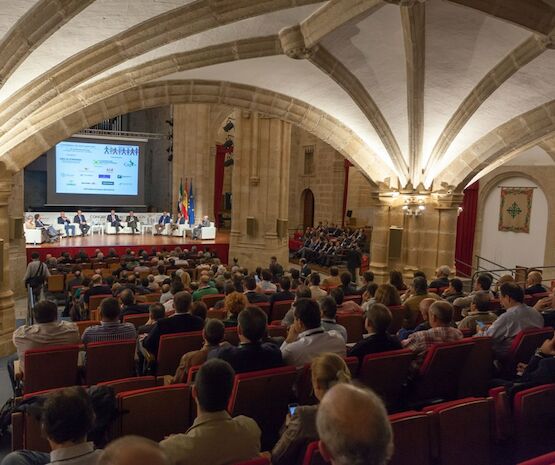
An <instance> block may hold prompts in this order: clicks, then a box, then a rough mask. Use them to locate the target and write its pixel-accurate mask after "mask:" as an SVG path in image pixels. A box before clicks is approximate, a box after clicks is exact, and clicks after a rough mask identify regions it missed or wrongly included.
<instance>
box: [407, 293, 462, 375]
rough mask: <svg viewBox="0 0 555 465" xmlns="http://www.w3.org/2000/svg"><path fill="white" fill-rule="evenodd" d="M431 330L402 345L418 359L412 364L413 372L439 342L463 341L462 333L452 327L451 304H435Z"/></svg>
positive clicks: (430, 316)
mask: <svg viewBox="0 0 555 465" xmlns="http://www.w3.org/2000/svg"><path fill="white" fill-rule="evenodd" d="M428 313H429V320H430V329H428V330H426V331H418V332H416V333H413V334H411V335H410V336H409V337H408V339H405V340H404V341H403V342H402V345H403V346H404V347H405V348H407V349H410V350H412V351H413V352H414V353H415V354H416V358H415V360H414V361H413V363H412V369H413V371H417V370H418V368H420V365H421V364H422V362H423V361H424V356H425V355H426V352H427V351H428V349H429V348H430V347H431V346H432V345H434V344H437V343H438V342H454V341H458V340H459V339H462V337H463V335H462V333H461V332H460V331H459V330H458V329H456V328H453V327H452V326H451V321H452V320H453V305H451V304H450V303H449V302H434V303H433V304H432V305H431V306H430V310H429V312H428Z"/></svg>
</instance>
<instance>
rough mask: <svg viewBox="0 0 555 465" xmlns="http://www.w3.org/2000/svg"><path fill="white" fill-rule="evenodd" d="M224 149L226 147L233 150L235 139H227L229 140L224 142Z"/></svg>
mask: <svg viewBox="0 0 555 465" xmlns="http://www.w3.org/2000/svg"><path fill="white" fill-rule="evenodd" d="M224 147H225V148H226V149H228V150H229V149H231V148H233V139H227V140H226V141H225V142H224Z"/></svg>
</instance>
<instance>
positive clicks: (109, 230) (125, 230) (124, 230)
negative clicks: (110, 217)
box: [104, 221, 141, 234]
mask: <svg viewBox="0 0 555 465" xmlns="http://www.w3.org/2000/svg"><path fill="white" fill-rule="evenodd" d="M120 225H121V229H120V230H119V234H133V230H132V229H131V228H130V227H129V226H127V223H126V222H125V221H120ZM137 229H138V230H139V233H135V234H140V232H141V223H137ZM104 233H105V234H116V227H115V226H112V224H111V223H109V222H106V223H105V224H104Z"/></svg>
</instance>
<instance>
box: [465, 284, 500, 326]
mask: <svg viewBox="0 0 555 465" xmlns="http://www.w3.org/2000/svg"><path fill="white" fill-rule="evenodd" d="M489 309H490V298H489V294H486V293H481V294H474V297H472V303H471V304H470V312H469V313H468V315H467V316H466V317H464V318H463V319H462V320H461V321H460V322H459V324H458V325H457V326H458V328H459V329H460V330H463V329H467V330H470V331H471V334H475V333H476V331H478V330H479V329H480V326H482V325H491V324H492V323H493V322H494V321H495V320H496V319H497V315H495V313H492V312H490V311H489Z"/></svg>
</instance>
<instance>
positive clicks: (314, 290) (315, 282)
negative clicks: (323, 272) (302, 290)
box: [308, 272, 328, 300]
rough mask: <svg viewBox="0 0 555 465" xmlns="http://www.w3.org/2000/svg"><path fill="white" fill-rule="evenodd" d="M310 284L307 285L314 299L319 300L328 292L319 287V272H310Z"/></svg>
mask: <svg viewBox="0 0 555 465" xmlns="http://www.w3.org/2000/svg"><path fill="white" fill-rule="evenodd" d="M308 280H309V283H310V285H309V286H308V287H309V289H310V292H311V294H312V298H313V299H314V300H320V299H321V298H323V297H326V296H327V295H328V293H327V292H326V291H324V289H322V288H321V287H320V273H317V272H312V273H311V274H310V276H309V277H308Z"/></svg>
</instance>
